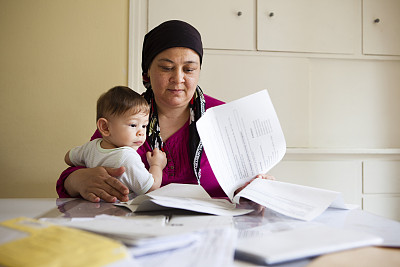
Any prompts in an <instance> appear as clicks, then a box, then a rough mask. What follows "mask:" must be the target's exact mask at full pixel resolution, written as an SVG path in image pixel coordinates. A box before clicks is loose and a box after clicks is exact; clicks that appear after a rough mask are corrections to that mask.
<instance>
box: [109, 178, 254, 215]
mask: <svg viewBox="0 0 400 267" xmlns="http://www.w3.org/2000/svg"><path fill="white" fill-rule="evenodd" d="M115 205H118V206H123V207H126V208H128V209H130V210H131V211H132V212H141V211H156V210H164V209H168V208H176V209H184V210H190V211H195V212H201V213H207V214H214V215H223V216H238V215H243V214H247V213H250V212H252V211H253V210H251V209H238V208H236V204H234V203H231V202H230V201H229V200H227V199H213V198H211V197H210V196H209V195H208V194H207V192H206V191H205V190H204V188H203V187H202V186H201V185H197V184H196V185H194V184H174V183H172V184H168V185H166V186H164V187H161V188H160V189H157V190H154V191H152V192H150V193H148V194H145V195H140V196H138V197H136V198H134V199H132V200H130V201H129V202H127V203H117V204H115Z"/></svg>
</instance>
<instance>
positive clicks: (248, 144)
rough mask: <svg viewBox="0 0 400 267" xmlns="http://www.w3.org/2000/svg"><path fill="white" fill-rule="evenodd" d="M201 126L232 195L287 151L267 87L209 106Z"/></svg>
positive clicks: (221, 181) (213, 163)
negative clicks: (215, 105) (223, 103)
mask: <svg viewBox="0 0 400 267" xmlns="http://www.w3.org/2000/svg"><path fill="white" fill-rule="evenodd" d="M196 125H197V130H198V132H199V135H200V138H201V140H202V143H203V145H204V148H205V152H206V154H207V157H208V159H209V161H210V164H211V168H212V170H213V172H214V174H215V176H216V177H217V179H218V182H219V184H220V185H221V187H222V189H223V190H224V191H225V193H226V194H227V196H228V197H229V198H231V199H232V198H233V194H234V191H235V190H236V189H237V188H238V187H240V186H241V185H244V184H245V183H246V182H248V181H250V180H251V179H252V178H254V177H255V176H256V175H257V174H261V173H267V172H268V171H269V170H270V169H271V168H272V167H273V166H275V165H276V164H277V163H278V162H279V161H280V160H281V159H282V158H283V156H284V155H285V152H286V142H285V138H284V135H283V132H282V128H281V126H280V123H279V120H278V117H277V115H276V112H275V109H274V107H273V105H272V102H271V99H270V97H269V95H268V92H267V91H266V90H263V91H260V92H258V93H255V94H252V95H249V96H246V97H244V98H241V99H238V100H235V101H232V102H230V103H227V104H225V105H222V106H217V107H213V108H211V109H208V110H207V111H206V113H205V114H204V115H203V117H201V119H199V121H198V122H197V124H196Z"/></svg>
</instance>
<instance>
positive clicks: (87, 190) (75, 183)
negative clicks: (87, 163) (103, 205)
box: [64, 167, 129, 202]
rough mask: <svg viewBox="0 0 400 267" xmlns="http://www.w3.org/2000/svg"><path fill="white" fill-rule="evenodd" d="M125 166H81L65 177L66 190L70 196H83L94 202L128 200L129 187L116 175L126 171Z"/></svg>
mask: <svg viewBox="0 0 400 267" xmlns="http://www.w3.org/2000/svg"><path fill="white" fill-rule="evenodd" d="M124 171H125V168H124V167H121V168H118V169H117V168H104V167H96V168H80V169H76V170H74V171H73V172H71V173H70V174H69V175H68V177H67V178H68V179H64V190H65V193H66V194H67V195H69V196H70V197H79V196H81V197H83V198H84V199H86V200H89V201H92V202H99V201H100V199H103V200H104V201H106V202H115V201H116V200H117V199H119V200H120V201H128V200H129V198H128V194H129V189H128V188H127V187H126V186H125V185H123V184H122V183H121V182H120V181H119V180H118V179H116V178H114V177H118V176H120V175H121V174H122V173H124Z"/></svg>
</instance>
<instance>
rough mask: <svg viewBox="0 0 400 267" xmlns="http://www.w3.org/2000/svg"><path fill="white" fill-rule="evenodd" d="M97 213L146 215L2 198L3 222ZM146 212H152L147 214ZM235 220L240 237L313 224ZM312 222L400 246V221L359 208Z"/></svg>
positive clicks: (268, 217)
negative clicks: (372, 236) (370, 236)
mask: <svg viewBox="0 0 400 267" xmlns="http://www.w3.org/2000/svg"><path fill="white" fill-rule="evenodd" d="M162 214H163V215H165V216H168V218H170V217H171V215H172V216H193V214H190V213H189V214H188V213H187V212H183V211H179V210H173V211H168V212H166V211H164V212H163V213H162ZM97 215H112V216H120V217H133V216H141V215H142V214H134V213H132V212H131V211H130V210H128V209H125V208H122V207H118V206H115V205H113V204H112V203H105V202H100V203H91V202H88V201H85V200H82V199H54V198H53V199H42V198H39V199H34V198H25V199H24V198H22V199H21V198H15V199H0V221H4V220H8V219H11V218H15V217H20V216H25V217H31V218H80V217H96V216H97ZM145 215H149V213H146V214H145ZM232 222H233V225H234V228H235V229H236V230H237V233H238V236H239V238H240V236H245V235H252V234H254V233H255V232H256V231H260V229H262V231H264V232H274V231H282V230H285V228H288V227H289V228H291V227H297V226H298V225H304V224H307V223H309V222H302V221H299V220H296V219H290V218H287V217H286V216H283V215H280V214H277V213H275V212H273V211H270V210H268V209H266V210H262V211H261V212H254V213H252V214H249V215H242V216H236V217H233V218H232ZM312 223H320V224H323V225H328V226H331V227H336V228H341V229H349V230H357V231H363V232H367V233H371V234H374V235H377V236H380V237H382V238H383V240H384V241H383V244H382V246H385V247H397V248H398V247H400V223H399V222H398V221H393V220H389V219H386V218H383V217H379V216H376V215H373V214H371V213H368V212H365V211H362V210H359V209H355V210H347V211H346V210H337V209H328V210H327V211H325V212H324V213H323V214H322V215H320V216H319V217H317V218H316V219H314V220H313V221H312ZM0 239H1V238H0ZM369 249H371V248H369ZM387 251H388V250H384V252H385V253H387ZM394 251H395V252H394V253H395V254H396V255H398V256H399V255H400V253H399V251H400V250H398V249H395V250H394ZM380 252H381V251H380ZM361 253H362V250H361ZM382 253H383V252H381V254H379V255H381V256H379V257H381V258H382V257H385V256H382V255H384V254H382ZM372 254H373V253H367V255H372ZM326 256H327V255H326ZM326 256H324V257H326ZM328 256H331V255H328ZM321 258H322V259H325V258H323V257H319V258H317V259H318V260H319V261H321ZM392 258H393V257H392ZM397 258H398V257H397ZM328 260H329V259H328ZM319 261H317V260H314V259H302V260H297V261H293V262H286V263H282V264H275V265H274V266H293V267H295V266H307V265H310V266H311V264H313V265H312V266H324V265H326V264H327V261H322V264H323V265H315V264H318V262H319ZM328 262H329V261H328ZM371 262H372V261H371ZM155 265H156V263H155ZM148 266H149V265H148ZM234 266H255V265H253V264H252V263H249V262H244V261H239V260H235V261H234Z"/></svg>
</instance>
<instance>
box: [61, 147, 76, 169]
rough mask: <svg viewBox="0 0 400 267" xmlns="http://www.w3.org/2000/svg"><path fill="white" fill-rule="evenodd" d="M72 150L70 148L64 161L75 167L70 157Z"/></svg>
mask: <svg viewBox="0 0 400 267" xmlns="http://www.w3.org/2000/svg"><path fill="white" fill-rule="evenodd" d="M70 151H71V150H68V152H67V154H65V157H64V161H65V163H67V164H68V165H69V166H72V167H74V166H75V165H74V164H73V163H72V162H71V159H70V158H69V152H70Z"/></svg>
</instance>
